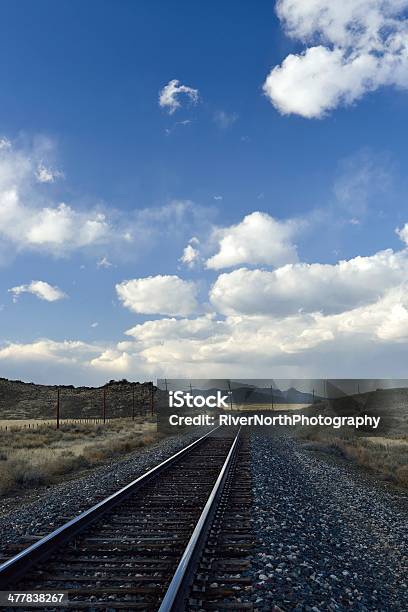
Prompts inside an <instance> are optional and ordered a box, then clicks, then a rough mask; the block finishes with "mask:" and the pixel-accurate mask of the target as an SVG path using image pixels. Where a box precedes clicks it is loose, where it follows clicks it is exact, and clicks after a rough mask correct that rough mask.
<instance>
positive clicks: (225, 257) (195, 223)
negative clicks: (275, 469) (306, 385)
mask: <svg viewBox="0 0 408 612" xmlns="http://www.w3.org/2000/svg"><path fill="white" fill-rule="evenodd" d="M407 10H408V0H394V1H391V2H387V3H384V2H383V1H382V0H342V1H339V0H332V1H331V2H327V1H323V0H314V1H313V2H311V1H309V0H280V1H279V2H276V3H275V2H273V1H272V0H271V1H266V0H260V1H259V2H257V3H253V2H249V0H242V1H240V2H232V0H222V1H221V2H217V3H216V2H212V3H199V2H191V0H190V1H188V2H187V1H185V0H178V1H177V2H172V3H169V2H164V1H163V0H154V1H151V0H149V1H148V0H139V1H138V2H133V1H131V0H121V2H117V1H114V0H98V1H96V0H88V1H87V2H85V3H84V2H79V0H69V1H68V0H60V1H59V2H58V3H56V2H53V1H52V0H37V1H36V2H31V3H28V2H23V1H22V0H13V1H11V0H4V1H3V2H2V6H1V16H2V19H1V20H0V52H1V56H2V57H3V60H4V61H3V62H2V63H1V64H0V76H1V83H2V88H1V93H0V321H1V327H0V376H5V377H10V378H18V379H23V380H33V381H37V382H50V383H58V382H61V383H74V384H77V383H81V384H95V383H101V382H103V381H105V380H107V379H110V378H124V377H125V378H128V379H140V380H144V379H147V380H150V379H152V378H156V377H165V376H167V377H173V378H174V377H182V378H186V377H194V378H198V377H200V378H201V377H203V378H212V377H217V378H219V377H234V378H237V377H241V378H256V377H273V378H302V377H306V378H307V377H318V378H323V377H326V376H327V377H332V378H342V377H372V378H386V377H401V378H404V377H405V376H406V369H405V365H404V364H405V363H406V362H407V357H408V354H407V353H408V351H407V348H406V344H407V339H408V293H407V291H406V288H407V281H408V247H407V245H408V225H406V223H408V211H407V205H406V201H407V196H408V182H407V162H408V150H407V137H406V128H405V125H406V111H407V107H408V22H407V20H406V16H407Z"/></svg>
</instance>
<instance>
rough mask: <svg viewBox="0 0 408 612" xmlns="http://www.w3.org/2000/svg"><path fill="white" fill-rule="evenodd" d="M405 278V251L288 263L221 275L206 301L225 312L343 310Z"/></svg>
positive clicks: (407, 261)
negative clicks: (340, 259)
mask: <svg viewBox="0 0 408 612" xmlns="http://www.w3.org/2000/svg"><path fill="white" fill-rule="evenodd" d="M407 280H408V251H405V250H404V251H399V252H397V253H394V252H393V251H392V250H391V249H388V250H386V251H380V252H379V253H376V254H375V255H372V256H369V257H360V256H359V257H355V258H354V259H350V260H348V261H340V262H338V263H337V264H334V265H332V264H319V263H313V264H307V263H296V264H288V265H286V266H283V267H281V268H278V269H277V270H274V271H267V270H248V269H246V268H241V269H239V270H234V271H233V272H230V273H228V274H227V273H224V274H221V275H220V276H219V277H218V278H217V280H216V282H215V283H214V285H213V287H212V289H211V293H210V299H211V303H212V304H213V306H214V307H215V308H216V309H217V310H218V312H221V313H223V314H245V315H259V314H263V315H280V316H282V315H289V314H293V313H296V312H299V311H305V312H318V311H321V312H324V313H326V314H327V313H334V312H342V311H345V310H348V309H350V308H355V307H357V306H359V305H360V304H365V303H368V302H371V301H373V300H375V299H376V298H377V297H379V296H381V295H383V294H384V293H385V292H386V291H387V290H388V289H391V288H393V287H395V286H398V285H399V284H401V283H402V282H405V281H407Z"/></svg>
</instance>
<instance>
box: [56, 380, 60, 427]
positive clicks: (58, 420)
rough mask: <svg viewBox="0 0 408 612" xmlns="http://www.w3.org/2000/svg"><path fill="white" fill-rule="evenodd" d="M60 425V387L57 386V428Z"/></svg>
mask: <svg viewBox="0 0 408 612" xmlns="http://www.w3.org/2000/svg"><path fill="white" fill-rule="evenodd" d="M59 426H60V388H59V387H57V429H59Z"/></svg>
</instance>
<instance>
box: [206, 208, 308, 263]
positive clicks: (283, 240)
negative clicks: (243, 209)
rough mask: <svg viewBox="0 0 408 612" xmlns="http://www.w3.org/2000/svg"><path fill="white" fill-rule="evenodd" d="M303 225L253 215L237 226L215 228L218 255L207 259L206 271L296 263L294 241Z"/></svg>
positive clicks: (256, 214) (214, 234) (267, 216)
mask: <svg viewBox="0 0 408 612" xmlns="http://www.w3.org/2000/svg"><path fill="white" fill-rule="evenodd" d="M300 225H301V224H300V222H298V221H295V220H292V221H277V220H276V219H274V218H273V217H271V216H270V215H268V214H267V213H262V212H253V213H251V214H250V215H247V216H246V217H244V219H243V220H242V221H241V222H240V223H238V224H237V225H232V226H230V227H227V228H222V229H216V230H214V233H213V237H212V239H213V240H214V241H216V242H217V243H218V252H217V253H216V254H215V255H213V256H212V257H210V258H209V259H208V260H207V262H206V265H207V268H210V269H213V270H220V269H221V268H229V267H231V266H236V265H239V264H269V265H273V266H279V265H282V264H285V263H289V262H295V261H297V252H296V246H295V245H294V244H293V242H292V239H293V237H294V236H295V234H296V233H297V232H298V231H299V229H300Z"/></svg>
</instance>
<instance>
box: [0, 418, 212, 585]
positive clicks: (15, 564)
mask: <svg viewBox="0 0 408 612" xmlns="http://www.w3.org/2000/svg"><path fill="white" fill-rule="evenodd" d="M219 427H220V426H218V427H215V428H214V429H212V430H211V431H209V432H208V433H206V434H205V435H204V436H201V438H199V439H198V440H195V441H194V442H192V443H191V444H189V445H187V446H186V447H184V448H182V449H181V450H179V451H178V452H177V453H175V454H174V455H172V456H171V457H169V458H168V459H165V460H164V461H162V462H161V463H159V465H156V466H155V467H154V468H152V469H150V470H149V471H148V472H146V473H145V474H143V475H142V476H139V477H138V478H136V480H133V481H132V482H130V483H129V484H127V485H126V486H125V487H123V488H122V489H120V490H119V491H116V492H115V493H112V495H109V497H107V498H105V499H103V500H102V501H100V502H98V503H97V504H95V505H94V506H92V507H91V508H89V509H88V510H85V512H82V513H81V514H79V515H78V516H76V517H75V518H73V519H71V520H70V521H68V522H67V523H65V524H64V525H62V526H61V527H58V528H57V529H55V530H54V531H52V532H51V533H49V534H48V535H46V536H44V537H43V538H41V539H40V540H38V542H35V544H32V545H31V546H29V547H28V548H25V549H24V550H22V551H21V552H20V553H18V554H17V555H15V556H14V557H11V558H10V559H8V560H7V561H5V562H4V563H2V564H1V565H0V590H1V589H4V588H5V587H6V586H8V585H9V584H10V583H12V582H14V581H16V580H18V579H19V578H21V577H22V576H24V574H26V573H27V572H28V570H29V569H30V568H31V567H32V566H33V565H35V564H37V563H39V562H40V561H45V560H46V559H47V558H48V557H49V556H51V555H52V554H53V553H54V552H55V550H56V548H58V547H59V546H61V545H62V544H64V543H65V542H67V541H68V540H71V539H72V538H73V537H75V536H76V535H78V534H79V533H80V532H82V531H83V530H84V529H85V528H86V527H88V526H89V525H90V524H91V523H93V522H94V521H96V520H98V519H100V518H101V516H102V515H103V514H105V513H106V512H108V511H109V510H111V509H112V508H113V507H115V506H117V505H118V504H120V503H122V502H123V501H124V500H125V499H127V498H128V497H130V496H131V495H133V494H134V493H136V492H137V491H138V490H139V489H140V488H142V487H143V486H145V485H146V484H147V483H148V482H150V481H152V480H154V479H155V478H156V477H157V476H158V475H159V474H161V473H162V472H163V471H164V470H166V469H167V468H169V467H170V466H171V465H173V464H174V462H175V461H176V460H177V459H179V458H180V457H182V456H183V455H185V454H186V453H188V452H189V451H190V450H191V449H192V448H194V447H196V446H198V445H200V444H201V443H202V442H203V441H204V440H205V439H206V438H208V436H210V435H211V434H212V433H214V432H215V431H216V430H217V429H219Z"/></svg>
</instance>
